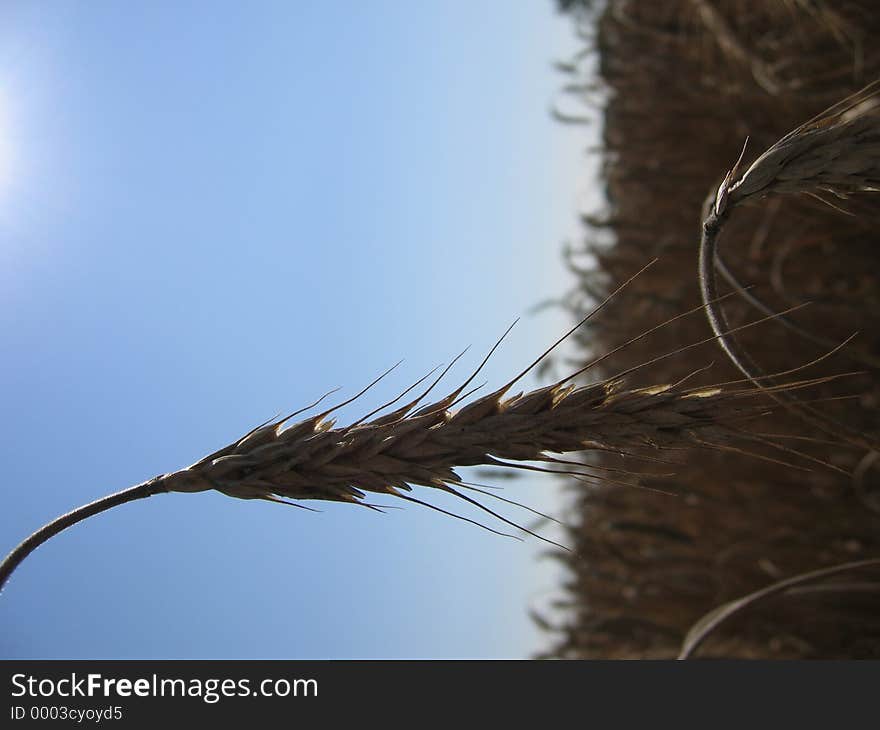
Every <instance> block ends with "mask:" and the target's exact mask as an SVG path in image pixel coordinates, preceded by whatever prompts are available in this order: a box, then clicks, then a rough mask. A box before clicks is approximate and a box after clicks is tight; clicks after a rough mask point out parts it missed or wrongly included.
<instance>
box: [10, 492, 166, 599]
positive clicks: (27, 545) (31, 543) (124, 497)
mask: <svg viewBox="0 0 880 730" xmlns="http://www.w3.org/2000/svg"><path fill="white" fill-rule="evenodd" d="M165 491H167V490H166V489H165V487H164V484H163V482H162V478H161V477H155V478H154V479H150V480H148V481H146V482H143V483H142V484H137V485H135V486H133V487H129V488H128V489H123V490H122V491H121V492H116V493H115V494H110V495H108V496H106V497H102V498H101V499H98V500H95V501H94V502H89V504H84V505H83V506H82V507H77V508H76V509H75V510H72V511H70V512H68V513H67V514H64V515H61V516H60V517H58V518H56V519H54V520H52V522H50V523H49V524H47V525H44V526H43V527H41V528H40V529H39V530H37V531H36V532H35V533H33V534H32V535H31V536H30V537H28V538H27V539H25V540H24V542H22V543H21V544H20V545H19V546H18V547H16V548H15V549H14V550H13V551H12V552H11V553H9V555H7V556H6V558H5V559H4V560H3V562H2V563H0V591H2V590H3V587H4V586H5V585H6V581H8V580H9V577H10V576H11V575H12V573H13V572H14V571H15V569H16V568H17V567H18V566H19V565H20V564H21V562H22V561H23V560H24V559H25V558H26V557H27V556H28V555H30V554H31V553H32V552H33V551H34V550H35V549H36V548H38V547H39V546H40V545H42V544H43V543H44V542H46V541H47V540H50V539H51V538H53V537H55V535H57V534H59V533H60V532H63V531H64V530H66V529H67V528H68V527H71V526H73V525H75V524H76V523H77V522H82V521H83V520H85V519H88V518H89V517H93V516H94V515H97V514H100V513H101V512H106V511H107V510H108V509H111V508H113V507H117V506H119V505H120V504H125V503H126V502H133V501H134V500H136V499H143V498H145V497H152V496H153V495H154V494H161V493H162V492H165Z"/></svg>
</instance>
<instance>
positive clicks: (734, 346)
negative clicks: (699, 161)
mask: <svg viewBox="0 0 880 730" xmlns="http://www.w3.org/2000/svg"><path fill="white" fill-rule="evenodd" d="M743 154H745V149H743ZM743 154H741V155H740V159H739V160H738V161H737V163H736V164H735V165H734V166H733V168H732V169H731V170H730V171H729V172H728V173H727V175H726V176H725V178H724V180H723V181H722V183H721V185H719V186H718V189H717V190H716V191H713V192H712V193H711V194H710V195H709V196H708V197H707V198H706V202H705V204H704V206H703V214H704V218H703V226H702V237H701V240H700V252H699V263H698V276H699V281H700V292H701V294H702V297H703V304H704V306H705V308H706V316H707V318H708V320H709V324H710V326H711V327H712V331H713V332H714V333H715V336H716V338H717V339H718V342H719V344H720V345H721V348H722V349H723V350H724V352H725V353H726V354H727V356H728V357H729V358H730V360H731V361H732V362H733V364H734V365H736V367H737V368H739V370H740V371H742V373H743V374H744V375H745V376H746V377H747V378H749V380H751V381H752V383H753V384H755V385H757V386H759V387H764V384H766V383H767V382H768V381H767V376H766V375H765V374H764V372H763V370H762V369H761V368H760V367H759V366H758V365H757V364H756V363H755V362H754V361H753V360H752V359H751V358H750V357H749V355H748V353H747V352H745V351H744V350H743V349H742V347H740V345H739V343H738V342H737V341H736V339H735V338H734V337H733V336H732V333H731V332H730V327H729V325H728V322H727V318H726V316H725V314H724V310H723V309H722V307H721V304H720V299H719V297H718V287H717V283H716V278H715V274H716V268H717V267H718V254H717V248H718V239H719V237H720V234H721V231H722V229H723V227H724V224H725V223H726V221H727V220H728V218H729V217H730V214H731V212H732V211H733V210H734V209H735V208H736V207H737V206H739V205H742V204H743V203H746V202H749V201H751V200H756V199H758V198H760V197H763V196H765V195H770V194H773V193H805V194H808V195H812V196H814V197H817V198H819V199H820V200H822V201H823V202H826V203H828V202H829V201H827V200H826V199H825V198H824V197H823V194H824V193H830V194H832V195H835V196H838V197H846V196H847V195H849V194H852V193H857V192H878V191H880V80H877V81H875V82H873V83H872V84H870V85H868V86H866V87H865V88H864V89H862V90H861V91H859V92H857V93H855V94H853V95H852V96H849V97H847V98H846V99H843V100H842V101H840V102H838V103H837V104H835V105H834V106H832V107H830V108H828V109H826V110H825V111H824V112H822V113H821V114H819V115H817V116H815V117H813V118H812V119H810V120H809V121H808V122H806V123H804V124H802V125H801V126H799V127H798V128H797V129H794V130H792V131H791V132H789V133H788V134H786V135H785V136H784V137H783V138H782V139H780V140H779V141H778V142H777V143H776V144H774V145H773V146H772V147H770V148H769V149H768V150H767V151H766V152H764V154H762V155H761V156H760V157H758V159H757V160H755V161H754V162H753V163H752V164H751V165H750V166H749V167H748V168H747V169H746V170H745V172H742V173H741V172H740V170H741V167H742V165H741V163H742V157H743ZM829 204H830V203H829ZM833 207H836V206H833ZM769 382H772V381H769ZM774 398H775V399H776V400H777V401H778V402H780V403H782V404H783V405H785V406H786V407H788V408H790V409H791V410H793V411H795V412H797V413H798V415H799V416H800V417H801V418H803V419H804V420H805V421H807V422H809V423H811V424H813V425H814V426H816V427H818V428H820V429H822V430H824V431H826V432H829V433H833V434H835V435H836V436H840V435H843V436H844V437H845V438H846V439H847V440H848V441H850V442H851V443H853V444H855V445H858V446H860V447H864V448H868V449H871V450H875V449H877V448H878V447H880V444H878V443H877V442H876V440H873V439H871V438H869V437H866V436H865V435H864V434H862V433H859V432H858V431H855V430H854V429H851V428H849V427H848V426H846V425H845V424H842V423H839V422H837V421H834V420H832V419H830V418H828V417H827V416H825V415H824V414H822V413H820V412H818V411H816V410H815V409H813V408H812V407H810V406H809V405H807V404H804V403H801V402H799V401H798V400H797V399H796V398H795V397H793V396H792V395H790V394H789V393H780V394H778V395H776V396H774Z"/></svg>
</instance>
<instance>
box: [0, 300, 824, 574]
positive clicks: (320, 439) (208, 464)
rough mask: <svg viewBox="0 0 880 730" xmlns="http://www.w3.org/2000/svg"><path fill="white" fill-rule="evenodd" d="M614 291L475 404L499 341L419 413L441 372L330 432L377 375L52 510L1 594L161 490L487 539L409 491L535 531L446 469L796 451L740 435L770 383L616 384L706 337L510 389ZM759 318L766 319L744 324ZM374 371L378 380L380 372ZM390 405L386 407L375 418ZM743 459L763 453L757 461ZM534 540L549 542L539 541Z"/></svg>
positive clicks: (8, 567)
mask: <svg viewBox="0 0 880 730" xmlns="http://www.w3.org/2000/svg"><path fill="white" fill-rule="evenodd" d="M618 291H619V289H618ZM616 293H617V292H615V293H613V294H611V296H609V297H608V299H606V300H605V302H603V304H601V305H599V307H598V308H597V309H595V310H593V312H592V313H591V314H590V315H588V316H587V317H586V318H584V319H583V320H582V321H581V322H580V323H579V324H577V325H575V326H574V327H573V328H572V329H571V330H569V332H568V333H566V334H565V335H563V336H562V337H561V338H559V339H558V340H557V341H556V342H555V343H554V344H553V345H552V346H551V347H550V348H549V349H548V350H547V351H546V352H544V353H543V355H541V356H540V357H539V358H538V359H537V360H535V361H534V362H533V363H532V364H531V365H529V366H528V367H527V368H526V369H525V370H523V371H522V372H521V373H520V374H518V375H517V376H516V377H514V378H513V379H512V380H510V381H509V382H507V383H506V384H504V385H503V386H501V387H500V388H498V389H497V390H495V391H494V392H492V393H490V394H488V395H486V396H483V397H481V398H477V399H475V400H471V401H470V402H468V397H469V393H470V392H472V391H468V388H469V386H470V383H471V382H472V381H473V380H474V378H475V377H476V375H477V374H478V373H479V372H480V369H481V368H482V367H483V365H484V364H485V363H486V361H487V360H488V358H489V356H491V355H492V353H493V352H494V351H495V348H497V347H498V345H499V344H500V343H501V340H499V341H498V343H496V345H495V347H493V348H492V350H491V351H490V352H489V354H488V355H487V356H486V359H484V360H483V364H481V365H480V367H479V368H477V370H476V371H475V372H474V373H473V374H472V375H471V376H470V377H469V378H468V379H467V380H466V381H465V382H464V383H462V384H461V385H460V386H459V387H457V388H456V389H455V390H453V391H452V392H451V393H449V394H448V395H446V396H445V397H443V398H440V399H438V400H435V401H433V402H429V403H428V404H427V405H423V404H422V403H423V401H425V399H426V398H427V397H428V395H429V394H430V393H431V391H432V390H433V389H434V387H435V386H436V385H437V384H438V383H439V380H440V378H442V377H443V376H444V375H445V374H446V372H447V371H448V369H449V368H447V369H446V370H444V371H443V372H442V373H441V374H440V375H439V376H438V377H437V378H436V379H435V380H434V381H433V382H432V383H431V384H430V385H429V386H428V387H426V388H424V389H423V390H422V392H421V393H419V394H418V395H416V396H415V397H412V398H411V399H410V400H409V401H408V402H405V403H404V404H403V405H396V404H397V403H398V402H399V401H400V400H402V399H403V398H404V396H406V395H407V394H408V393H410V392H412V391H414V390H415V389H416V387H417V386H419V385H420V384H421V383H423V382H424V381H425V380H427V378H428V377H429V376H425V377H424V378H422V379H421V380H420V381H418V383H416V384H415V385H413V386H410V387H409V388H407V389H406V390H405V391H404V392H403V393H402V394H401V395H400V396H398V397H397V398H395V399H394V400H392V401H390V402H389V403H387V404H386V405H385V406H384V407H382V408H380V409H378V410H376V411H372V412H370V413H368V414H367V415H366V416H364V417H363V418H361V419H359V420H357V421H355V422H354V423H352V424H350V425H348V426H343V427H337V426H336V425H335V423H334V421H333V419H332V418H331V414H332V413H333V412H334V411H336V410H337V409H338V408H340V407H341V406H342V405H346V404H347V403H350V402H351V401H352V400H354V399H356V398H358V397H360V396H361V395H363V393H364V392H365V391H366V390H367V389H368V388H369V387H371V386H372V385H374V384H375V383H376V382H377V381H378V379H377V380H374V381H373V383H371V384H370V385H369V386H367V388H365V389H364V390H362V391H361V392H360V393H358V394H357V395H355V396H354V398H350V399H349V400H347V401H345V402H343V403H341V404H339V405H337V406H335V407H333V408H329V409H326V410H324V411H322V412H320V413H318V414H316V415H314V416H311V417H309V418H306V419H305V420H301V421H299V422H297V423H294V424H293V425H288V424H289V423H290V420H291V418H293V417H294V416H296V415H298V414H299V413H301V412H302V411H300V412H298V413H295V414H292V415H291V416H287V417H285V418H281V419H273V420H272V421H269V422H267V423H264V424H262V425H260V426H258V427H257V428H254V429H253V430H251V431H249V432H248V433H246V434H245V435H244V436H242V437H241V438H239V439H237V440H235V441H234V442H232V443H230V444H228V445H227V446H224V447H223V448H221V449H218V450H217V451H215V452H213V453H212V454H209V455H208V456H206V457H204V458H203V459H200V460H199V461H197V462H196V463H195V464H193V465H192V466H190V467H188V468H186V469H183V470H181V471H176V472H172V473H169V474H163V475H161V476H158V477H156V478H154V479H151V480H149V481H147V482H144V483H142V484H139V485H136V486H134V487H131V488H129V489H126V490H123V491H121V492H118V493H116V494H113V495H110V496H108V497H105V498H104V499H101V500H98V501H96V502H93V503H92V504H89V505H86V506H84V507H81V508H79V509H77V510H74V511H72V512H70V513H68V514H66V515H63V516H62V517H59V518H58V519H57V520H55V521H54V522H51V523H49V524H48V525H46V526H45V527H43V528H41V529H40V530H38V531H37V532H36V533H34V534H33V535H31V536H30V537H29V538H28V539H27V540H25V541H24V542H23V543H22V544H21V545H19V546H18V547H17V548H16V549H15V550H13V551H12V553H10V555H9V556H8V557H7V558H6V559H5V560H4V561H3V563H2V564H0V587H2V586H3V584H4V583H5V581H6V580H7V579H8V577H9V576H10V575H11V574H12V572H13V571H14V570H15V568H16V567H17V566H18V565H19V564H20V563H21V561H22V560H23V559H24V558H25V557H27V555H28V554H29V553H30V552H31V551H32V550H34V549H35V548H36V547H37V546H39V545H41V544H42V543H43V542H45V541H46V540H48V539H49V538H51V537H52V536H53V535H56V534H58V533H59V532H61V531H62V530H64V529H66V528H67V527H70V526H71V525H74V524H76V523H77V522H79V521H81V520H83V519H85V518H87V517H90V516H92V515H95V514H98V513H99V512H102V511H105V510H107V509H110V508H112V507H115V506H117V505H120V504H124V503H125V502H130V501H133V500H136V499H140V498H143V497H149V496H152V495H155V494H160V493H163V492H200V491H209V490H216V491H219V492H222V493H224V494H226V495H229V496H231V497H236V498H241V499H262V500H267V501H271V502H280V503H283V504H290V505H293V506H297V507H302V508H304V509H311V508H310V507H309V506H308V505H307V503H308V502H313V501H316V500H317V501H320V500H325V501H334V502H347V503H352V504H357V505H360V506H364V507H368V508H370V509H380V508H379V507H378V506H377V505H374V504H372V503H371V502H369V501H367V495H368V494H378V495H384V496H392V497H396V498H399V499H402V500H404V501H408V502H411V503H416V504H419V505H424V506H426V507H429V508H431V509H435V510H437V511H439V512H442V513H444V514H447V515H451V516H453V517H458V518H459V519H463V520H466V521H468V522H472V523H475V524H478V525H480V526H482V527H484V528H485V529H488V530H490V531H492V532H498V531H497V530H494V529H492V528H490V527H487V526H486V525H482V524H480V523H478V522H476V521H475V520H472V519H469V518H466V517H462V516H460V515H456V514H453V513H451V512H449V511H447V510H445V509H442V508H440V507H437V506H435V505H432V504H430V503H429V502H428V501H425V500H423V499H420V498H417V497H415V496H413V495H412V494H411V492H412V490H413V488H414V487H426V488H428V490H440V491H443V492H446V493H448V494H452V495H454V496H455V497H456V498H458V499H461V500H462V501H464V502H467V503H469V504H471V505H473V506H474V507H476V508H478V509H480V510H482V511H484V512H485V513H487V514H490V515H492V516H493V517H494V518H496V519H499V520H501V521H502V522H503V523H505V524H507V525H510V526H512V527H515V528H517V529H520V530H522V531H524V532H526V533H528V534H532V535H535V533H533V532H532V531H530V530H528V529H526V528H524V527H521V526H520V525H517V524H516V523H514V522H512V521H511V520H508V519H507V518H506V517H503V516H502V515H500V514H498V513H497V512H495V511H493V510H491V509H489V508H488V507H486V506H485V505H483V504H481V503H480V502H478V501H476V500H475V499H474V498H472V497H470V496H468V495H466V494H465V493H464V492H463V491H462V490H463V489H467V488H468V487H470V486H473V485H471V484H469V483H467V482H464V481H462V478H461V477H460V476H459V474H458V473H457V472H456V469H457V468H459V467H467V466H479V465H484V466H496V467H504V468H519V469H526V470H530V471H539V472H548V473H554V474H567V475H572V476H574V477H575V478H576V479H578V480H581V481H584V482H587V483H596V482H605V483H609V484H620V485H624V486H639V485H638V483H631V482H627V481H617V480H615V479H612V478H611V477H610V476H608V475H607V474H606V473H603V471H602V470H601V469H599V468H598V467H595V468H594V467H591V466H590V465H588V464H583V463H581V462H580V461H575V460H571V459H565V458H560V456H562V455H566V454H570V453H574V452H584V451H590V450H595V451H609V450H610V451H616V452H621V453H629V454H633V453H636V454H638V452H639V451H640V450H642V449H645V448H651V449H663V448H670V449H680V448H683V447H688V446H693V447H696V448H713V449H720V450H731V449H732V450H736V451H737V452H738V453H747V452H744V451H743V450H742V449H741V448H739V447H738V446H735V445H734V444H735V443H736V442H744V443H746V444H748V443H750V442H751V443H762V444H763V445H765V446H771V447H773V448H777V449H778V450H781V451H783V452H784V453H785V455H786V456H788V455H799V456H802V455H801V454H798V452H795V451H794V450H792V449H787V448H786V449H783V448H782V447H779V446H778V445H775V444H772V443H768V442H766V440H762V439H759V438H755V437H750V436H749V435H748V434H744V433H743V432H742V430H741V424H742V421H743V420H745V419H749V418H753V417H756V416H759V415H762V414H764V413H766V404H765V403H764V402H763V399H761V402H755V401H754V400H752V399H753V397H754V396H755V395H762V394H763V393H766V392H767V391H768V390H769V391H771V392H775V389H776V388H775V387H774V388H770V389H766V390H763V389H754V388H749V389H747V390H743V389H741V388H735V387H734V388H721V387H711V388H705V387H700V388H691V387H686V385H685V381H686V380H687V378H684V379H682V380H680V381H678V382H676V383H673V384H659V385H654V386H652V387H647V388H626V387H624V379H625V378H626V377H627V376H628V375H630V374H631V373H632V372H634V371H635V370H640V369H642V368H645V367H649V366H651V365H653V364H654V363H656V362H658V361H660V360H662V359H664V358H667V357H672V356H674V355H676V354H678V353H681V352H683V351H686V350H689V349H691V348H693V347H696V346H699V345H701V344H705V343H707V342H711V341H712V340H713V339H714V338H713V337H710V338H707V339H706V340H703V341H701V342H697V343H693V344H691V345H688V346H686V347H683V348H679V349H677V350H674V351H672V352H669V353H666V354H665V355H661V356H659V357H655V358H653V359H651V360H649V361H648V362H646V363H643V364H642V365H641V366H638V367H633V368H629V369H628V370H626V371H624V372H621V373H617V374H616V375H615V376H613V377H611V378H607V379H604V380H601V381H599V382H594V383H591V384H587V385H576V384H574V383H573V379H574V378H575V377H577V376H580V375H582V374H583V373H584V371H585V370H587V369H588V368H589V367H592V366H593V365H596V364H598V363H599V362H601V361H602V359H603V358H601V357H600V358H597V359H596V360H594V361H593V363H591V364H590V365H588V366H587V367H585V368H582V369H581V370H579V371H577V372H576V373H573V374H572V375H570V376H568V377H566V378H563V379H562V380H560V381H558V382H556V383H554V384H552V385H549V386H546V387H542V388H538V389H536V390H532V391H530V392H526V393H519V394H514V395H510V393H511V391H512V389H513V388H514V386H515V385H516V383H517V382H518V381H519V380H520V379H521V378H522V377H524V376H525V375H526V373H528V372H529V371H530V370H531V369H533V368H534V367H536V366H538V365H539V363H540V362H541V361H542V360H543V358H545V357H547V355H549V353H550V352H551V351H552V350H553V349H554V348H555V347H557V346H558V345H559V344H560V343H561V342H562V341H563V340H565V339H566V338H567V337H568V336H570V335H571V334H573V333H574V332H575V330H577V329H578V327H580V326H581V325H583V324H584V322H586V320H587V319H589V317H590V316H592V314H595V313H596V312H597V311H598V310H599V309H601V308H602V307H603V306H604V304H605V303H607V302H608V301H609V300H610V299H611V298H612V297H614V296H615V295H616ZM700 309H701V307H697V308H695V309H693V310H691V311H690V312H686V313H684V314H682V315H679V316H678V317H675V318H673V319H671V320H668V321H667V323H666V324H669V323H671V322H674V321H676V320H678V319H680V318H681V317H683V316H688V315H694V314H696V313H698V312H699V311H700ZM763 321H766V319H765V320H758V322H753V323H751V324H749V325H744V326H743V327H748V326H752V325H753V324H758V323H759V322H763ZM661 326H662V325H661ZM657 329H658V327H653V328H651V329H650V330H648V331H647V332H645V333H643V334H642V335H640V336H638V337H636V338H633V339H632V340H630V342H628V343H624V345H622V346H621V347H626V346H628V345H629V344H632V343H633V342H635V341H637V340H640V339H642V338H643V337H645V336H649V335H650V334H651V333H652V332H654V331H656V330H657ZM508 331H509V330H508ZM505 334H506V333H505ZM502 339H503V337H502ZM618 349H619V348H618ZM456 359H457V358H456ZM453 362H454V361H453ZM703 369H704V368H701V369H700V370H703ZM389 372H390V371H389ZM696 372H699V370H698V371H696ZM385 375H387V373H385V374H383V375H382V376H380V378H382V377H384V376H385ZM380 378H379V379H380ZM827 380H828V379H827V378H825V379H821V380H818V381H802V382H800V383H789V384H788V385H786V386H782V387H785V388H798V387H807V386H809V385H812V384H815V383H818V382H825V381H827ZM730 385H733V384H730ZM325 397H326V396H325ZM322 400H323V397H322V398H320V399H318V401H316V402H315V403H313V404H311V406H309V407H308V408H313V407H316V406H317V405H318V404H319V403H320V402H321V401H322ZM462 403H463V405H462ZM392 407H393V410H391V411H390V412H388V413H385V414H384V415H377V414H379V413H382V412H383V411H385V410H387V409H388V408H392ZM304 410H307V409H304ZM754 456H756V457H758V458H769V457H766V456H763V457H762V456H761V455H759V454H754ZM774 461H776V460H775V459H774ZM784 463H785V462H784ZM789 465H790V466H792V465H791V464H789ZM596 471H599V473H596ZM624 473H625V472H624ZM428 493H430V491H429V492H428ZM502 534H503V533H502ZM536 537H539V538H540V539H546V538H543V537H541V536H540V535H536ZM551 542H552V541H551ZM554 544H555V543H554Z"/></svg>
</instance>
